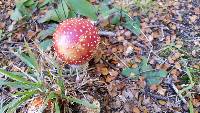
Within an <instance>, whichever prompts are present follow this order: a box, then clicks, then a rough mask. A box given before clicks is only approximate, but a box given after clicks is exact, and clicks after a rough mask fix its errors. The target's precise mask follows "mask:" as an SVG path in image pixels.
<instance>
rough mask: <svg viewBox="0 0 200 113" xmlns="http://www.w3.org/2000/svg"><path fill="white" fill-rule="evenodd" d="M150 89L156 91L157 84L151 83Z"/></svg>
mask: <svg viewBox="0 0 200 113" xmlns="http://www.w3.org/2000/svg"><path fill="white" fill-rule="evenodd" d="M150 89H151V90H152V91H156V90H157V89H158V87H157V85H155V84H153V85H151V86H150Z"/></svg>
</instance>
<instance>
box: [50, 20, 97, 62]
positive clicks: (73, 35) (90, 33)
mask: <svg viewBox="0 0 200 113" xmlns="http://www.w3.org/2000/svg"><path fill="white" fill-rule="evenodd" d="M53 42H54V49H55V52H56V53H57V55H58V57H59V58H60V59H61V60H62V61H64V62H65V63H67V64H69V65H81V64H85V63H86V62H88V61H89V60H90V59H91V58H92V57H93V55H94V53H95V51H96V49H97V47H98V44H99V42H100V36H99V35H98V30H97V28H96V27H95V26H94V25H93V24H92V23H91V21H90V20H88V19H82V18H72V19H67V20H65V21H63V22H62V23H60V24H59V25H58V27H57V29H56V32H55V33H54V34H53Z"/></svg>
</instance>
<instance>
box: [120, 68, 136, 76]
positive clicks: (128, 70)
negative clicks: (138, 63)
mask: <svg viewBox="0 0 200 113" xmlns="http://www.w3.org/2000/svg"><path fill="white" fill-rule="evenodd" d="M139 74H140V71H139V68H124V69H123V71H122V75H123V76H125V77H130V78H136V77H137V76H138V75H139Z"/></svg>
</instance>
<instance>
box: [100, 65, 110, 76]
mask: <svg viewBox="0 0 200 113" xmlns="http://www.w3.org/2000/svg"><path fill="white" fill-rule="evenodd" d="M108 73H109V72H108V68H107V67H102V68H101V74H102V75H108Z"/></svg>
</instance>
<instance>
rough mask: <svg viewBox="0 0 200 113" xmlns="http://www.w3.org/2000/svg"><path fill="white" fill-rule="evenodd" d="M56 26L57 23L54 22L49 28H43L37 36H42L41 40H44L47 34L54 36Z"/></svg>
mask: <svg viewBox="0 0 200 113" xmlns="http://www.w3.org/2000/svg"><path fill="white" fill-rule="evenodd" d="M56 26H57V24H52V25H51V26H49V27H48V28H47V29H45V30H42V31H41V32H40V33H39V34H38V36H37V37H39V38H40V40H44V39H45V38H46V37H47V36H52V35H53V33H54V32H55V30H56Z"/></svg>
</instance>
